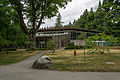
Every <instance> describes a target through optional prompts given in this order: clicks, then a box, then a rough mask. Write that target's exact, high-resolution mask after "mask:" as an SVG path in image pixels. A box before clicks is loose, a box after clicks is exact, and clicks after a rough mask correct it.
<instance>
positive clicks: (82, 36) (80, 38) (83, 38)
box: [78, 32, 87, 40]
mask: <svg viewBox="0 0 120 80" xmlns="http://www.w3.org/2000/svg"><path fill="white" fill-rule="evenodd" d="M86 36H87V35H86V33H84V32H81V34H80V35H79V36H78V40H85V38H86Z"/></svg>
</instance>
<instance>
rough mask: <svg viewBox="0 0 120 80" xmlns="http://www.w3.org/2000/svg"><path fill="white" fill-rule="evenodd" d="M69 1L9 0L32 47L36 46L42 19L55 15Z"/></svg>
mask: <svg viewBox="0 0 120 80" xmlns="http://www.w3.org/2000/svg"><path fill="white" fill-rule="evenodd" d="M69 1H71V0H9V2H10V3H11V5H12V7H13V8H14V10H15V11H16V12H17V14H18V15H19V22H20V27H21V29H22V30H23V32H24V33H25V34H26V35H27V36H28V37H29V39H30V40H31V42H32V44H31V47H32V48H33V49H35V47H36V46H35V44H36V37H35V36H36V33H37V31H38V29H39V28H40V26H41V25H42V24H43V23H44V22H43V20H45V19H48V18H51V17H53V16H55V15H56V14H57V13H58V9H59V8H65V5H67V3H68V2H69ZM25 20H26V21H27V24H26V23H25Z"/></svg>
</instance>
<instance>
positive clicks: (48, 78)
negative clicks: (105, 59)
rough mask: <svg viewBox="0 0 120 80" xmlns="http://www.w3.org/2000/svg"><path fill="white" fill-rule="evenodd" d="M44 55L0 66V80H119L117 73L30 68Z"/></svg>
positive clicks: (119, 75) (119, 74)
mask: <svg viewBox="0 0 120 80" xmlns="http://www.w3.org/2000/svg"><path fill="white" fill-rule="evenodd" d="M45 53H46V52H42V53H40V54H37V55H35V56H32V57H30V58H28V59H26V60H24V61H22V62H19V63H16V64H11V65H5V66H0V80H120V73H119V72H65V71H63V72H59V71H49V70H36V69H32V68H30V67H31V65H32V64H33V62H34V61H35V60H36V59H37V58H39V56H40V55H42V54H45Z"/></svg>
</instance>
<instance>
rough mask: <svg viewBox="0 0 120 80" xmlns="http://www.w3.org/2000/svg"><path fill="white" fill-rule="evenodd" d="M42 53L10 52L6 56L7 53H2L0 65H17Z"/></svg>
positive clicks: (0, 54) (0, 53)
mask: <svg viewBox="0 0 120 80" xmlns="http://www.w3.org/2000/svg"><path fill="white" fill-rule="evenodd" d="M40 52H41V51H34V52H28V51H9V54H6V52H5V51H2V52H0V65H7V64H13V63H17V62H20V61H22V60H24V59H26V58H28V57H30V56H33V55H35V54H37V53H40Z"/></svg>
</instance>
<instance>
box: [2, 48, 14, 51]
mask: <svg viewBox="0 0 120 80" xmlns="http://www.w3.org/2000/svg"><path fill="white" fill-rule="evenodd" d="M8 50H9V51H16V48H8ZM2 51H6V49H5V48H2Z"/></svg>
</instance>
